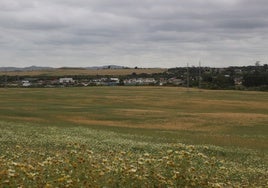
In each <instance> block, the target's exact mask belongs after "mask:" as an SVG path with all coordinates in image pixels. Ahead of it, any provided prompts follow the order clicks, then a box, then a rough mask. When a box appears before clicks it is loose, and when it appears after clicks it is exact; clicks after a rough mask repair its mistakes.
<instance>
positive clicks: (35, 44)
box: [0, 0, 268, 68]
mask: <svg viewBox="0 0 268 188" xmlns="http://www.w3.org/2000/svg"><path fill="white" fill-rule="evenodd" d="M199 61H200V62H201V65H203V66H212V67H227V66H244V65H254V64H255V62H256V61H260V63H261V64H267V63H268V1H267V0H254V1H253V0H45V1H44V0H1V1H0V67H6V66H15V67H25V66H31V65H35V66H51V67H63V66H67V67H90V66H102V65H121V66H129V67H135V66H138V67H144V68H145V67H163V68H169V67H182V66H186V65H187V63H189V65H190V66H198V64H199Z"/></svg>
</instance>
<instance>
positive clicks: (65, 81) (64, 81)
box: [59, 78, 74, 84]
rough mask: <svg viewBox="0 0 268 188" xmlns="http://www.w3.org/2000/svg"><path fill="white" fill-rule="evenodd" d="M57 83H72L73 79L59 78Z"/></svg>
mask: <svg viewBox="0 0 268 188" xmlns="http://www.w3.org/2000/svg"><path fill="white" fill-rule="evenodd" d="M59 83H60V84H63V83H74V80H73V78H60V79H59Z"/></svg>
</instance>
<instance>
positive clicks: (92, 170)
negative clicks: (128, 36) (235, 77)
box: [0, 87, 268, 187]
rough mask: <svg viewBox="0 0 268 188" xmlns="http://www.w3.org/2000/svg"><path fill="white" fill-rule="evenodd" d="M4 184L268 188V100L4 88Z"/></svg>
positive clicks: (132, 90)
mask: <svg viewBox="0 0 268 188" xmlns="http://www.w3.org/2000/svg"><path fill="white" fill-rule="evenodd" d="M0 129H1V132H0V187H13V186H15V187H18V186H21V187H29V186H33V187H56V186H58V187H81V186H82V187H186V186H187V187H241V186H244V187H267V186H268V181H267V179H268V162H267V161H268V94H267V93H265V92H244V91H243V92H242V91H211V90H195V89H190V90H187V89H184V88H175V87H89V88H46V89H29V88H26V89H18V88H16V89H0Z"/></svg>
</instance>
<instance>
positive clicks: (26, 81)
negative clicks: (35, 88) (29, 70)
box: [21, 80, 32, 87]
mask: <svg viewBox="0 0 268 188" xmlns="http://www.w3.org/2000/svg"><path fill="white" fill-rule="evenodd" d="M21 83H22V86H23V87H29V86H31V85H32V84H31V83H30V82H29V81H28V80H22V81H21Z"/></svg>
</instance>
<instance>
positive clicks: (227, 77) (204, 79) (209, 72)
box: [0, 62, 268, 91]
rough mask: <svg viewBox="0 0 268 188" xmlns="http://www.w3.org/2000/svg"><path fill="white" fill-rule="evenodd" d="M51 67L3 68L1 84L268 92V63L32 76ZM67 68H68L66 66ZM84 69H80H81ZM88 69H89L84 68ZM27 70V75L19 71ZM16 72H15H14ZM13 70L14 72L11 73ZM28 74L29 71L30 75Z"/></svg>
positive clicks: (112, 67) (4, 85)
mask: <svg viewBox="0 0 268 188" xmlns="http://www.w3.org/2000/svg"><path fill="white" fill-rule="evenodd" d="M44 69H46V70H48V69H50V68H49V67H29V68H24V69H22V68H12V67H9V68H0V71H1V72H0V87H10V88H12V87H25V88H27V87H31V88H34V87H45V88H52V87H89V86H180V87H196V88H204V89H239V90H262V91H268V65H267V64H264V65H260V64H259V63H258V62H257V63H256V64H255V65H253V66H240V67H239V66H234V67H227V68H211V67H195V66H192V67H176V68H170V69H165V70H164V69H163V71H162V72H161V71H160V72H159V71H158V72H148V73H146V71H145V72H144V73H140V72H141V71H139V70H140V69H142V68H139V67H135V68H132V69H131V70H132V71H131V73H129V74H117V75H111V74H107V72H106V74H107V75H105V74H104V75H99V74H97V75H87V74H79V73H77V74H75V73H73V74H70V75H68V73H67V74H66V75H46V74H39V75H32V74H30V73H31V72H32V71H36V70H44ZM66 69H68V68H66ZM81 69H83V68H79V70H81ZM84 69H89V68H84ZM91 69H105V70H106V71H109V70H111V71H112V70H114V69H118V70H119V69H129V68H127V67H121V66H104V67H101V68H100V67H94V68H91ZM15 71H16V72H15ZM20 71H24V74H17V75H16V73H19V72H20ZM14 72H15V73H14ZM11 73H12V74H11ZM28 73H29V74H28Z"/></svg>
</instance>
